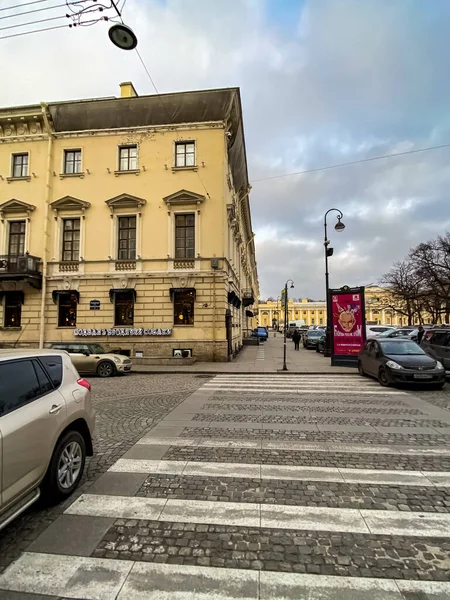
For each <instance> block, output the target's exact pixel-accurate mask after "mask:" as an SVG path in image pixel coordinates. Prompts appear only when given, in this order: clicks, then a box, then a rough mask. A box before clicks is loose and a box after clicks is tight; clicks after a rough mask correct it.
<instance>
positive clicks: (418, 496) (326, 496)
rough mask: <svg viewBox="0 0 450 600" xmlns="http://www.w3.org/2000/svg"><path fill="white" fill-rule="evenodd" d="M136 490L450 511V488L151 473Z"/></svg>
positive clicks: (209, 497)
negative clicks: (155, 474) (152, 474)
mask: <svg viewBox="0 0 450 600" xmlns="http://www.w3.org/2000/svg"><path fill="white" fill-rule="evenodd" d="M136 495H137V496H144V497H146V498H176V499H180V500H214V501H218V502H255V503H262V504H285V505H293V506H328V507H334V508H364V509H374V510H400V511H410V510H415V511H422V512H437V513H448V512H450V488H428V487H413V486H391V485H370V486H368V485H367V484H366V485H360V484H348V483H334V482H326V483H325V482H317V481H280V480H278V479H276V480H270V479H263V480H260V479H238V478H233V477H222V478H220V479H219V478H215V477H194V476H184V477H179V476H176V475H157V476H151V477H148V478H147V479H146V480H145V481H144V483H143V485H142V486H141V488H140V489H139V491H138V493H137V494H136Z"/></svg>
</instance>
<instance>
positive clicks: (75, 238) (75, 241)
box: [62, 219, 80, 262]
mask: <svg viewBox="0 0 450 600" xmlns="http://www.w3.org/2000/svg"><path fill="white" fill-rule="evenodd" d="M79 258H80V219H64V221H63V243H62V259H63V262H66V261H78V260H79Z"/></svg>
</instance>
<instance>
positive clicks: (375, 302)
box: [258, 285, 431, 327]
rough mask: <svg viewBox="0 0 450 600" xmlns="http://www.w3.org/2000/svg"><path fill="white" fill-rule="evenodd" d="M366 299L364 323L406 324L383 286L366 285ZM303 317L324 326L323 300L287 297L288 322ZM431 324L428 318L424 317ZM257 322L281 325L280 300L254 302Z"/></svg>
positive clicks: (314, 323)
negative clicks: (255, 303)
mask: <svg viewBox="0 0 450 600" xmlns="http://www.w3.org/2000/svg"><path fill="white" fill-rule="evenodd" d="M365 299H366V322H367V324H373V325H375V324H383V325H395V326H401V325H407V324H408V319H407V317H406V316H405V315H402V314H401V313H399V312H397V311H396V310H395V308H392V306H394V307H395V304H394V303H393V302H392V299H391V297H390V294H389V290H386V289H385V288H382V287H379V286H376V285H368V286H366V288H365ZM299 320H304V321H305V325H309V326H311V325H326V324H327V312H326V303H325V301H318V302H315V301H312V300H309V299H308V298H303V299H302V300H301V301H300V302H294V301H293V300H289V303H288V321H299ZM427 320H428V321H429V323H431V319H427ZM258 321H259V324H260V325H263V326H267V327H272V326H273V324H274V322H275V323H276V322H277V323H278V324H279V325H283V324H284V309H283V308H282V307H281V301H280V300H278V301H267V302H264V301H262V300H260V302H259V305H258Z"/></svg>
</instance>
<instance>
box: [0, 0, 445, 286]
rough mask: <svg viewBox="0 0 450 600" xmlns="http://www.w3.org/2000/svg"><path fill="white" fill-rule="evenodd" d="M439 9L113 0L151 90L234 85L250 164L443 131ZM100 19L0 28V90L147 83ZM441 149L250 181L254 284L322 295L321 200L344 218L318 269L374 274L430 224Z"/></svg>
mask: <svg viewBox="0 0 450 600" xmlns="http://www.w3.org/2000/svg"><path fill="white" fill-rule="evenodd" d="M11 1H12V0H9V2H11ZM19 1H20V0H17V3H18V2H19ZM297 14H298V11H295V12H293V19H294V18H297V17H296V15H297ZM449 17H450V3H431V4H430V3H411V2H410V0H397V1H396V2H391V1H390V0H365V1H364V2H361V0H306V2H305V4H304V8H303V12H302V13H301V17H300V18H299V19H298V22H297V24H296V26H293V27H292V28H289V31H285V30H284V29H283V27H282V26H281V24H280V23H278V22H277V4H276V2H274V1H273V0H264V1H263V0H228V2H227V3H226V5H224V4H223V2H220V1H219V0H198V1H197V2H195V3H187V2H185V1H184V0H127V3H126V7H125V11H124V21H125V22H127V23H128V24H129V25H130V26H131V27H132V28H133V29H134V30H135V32H136V34H137V35H138V38H139V51H140V53H141V55H142V57H143V59H144V61H145V63H146V64H147V66H148V68H149V70H150V72H151V74H152V77H153V78H154V80H155V82H156V84H157V86H158V89H159V90H160V91H161V92H165V91H172V90H184V89H195V88H211V87H224V86H229V85H240V86H241V91H242V97H243V105H244V121H245V125H246V141H247V151H248V160H249V171H250V176H251V179H252V180H257V179H260V178H263V177H270V176H272V175H279V174H283V173H287V172H292V171H301V170H306V169H311V168H316V167H321V166H326V165H332V164H337V163H341V162H346V161H351V160H358V159H364V158H367V157H373V156H379V155H383V154H389V153H393V152H402V151H407V150H410V149H415V148H419V147H424V146H428V145H433V144H442V143H448V142H450V116H449V114H450V113H449V112H448V106H449V104H450V80H449V78H448V77H447V71H448V66H447V62H448V61H447V56H448V54H449V50H450V42H449V38H448V33H447V30H446V25H445V24H446V23H447V22H448V19H449ZM107 29H108V26H107V24H98V25H95V26H93V27H90V28H85V29H79V28H77V29H76V30H64V31H54V32H48V33H44V34H39V35H35V36H29V37H24V38H14V39H11V40H4V41H0V68H1V74H2V87H1V90H0V104H1V105H3V106H5V105H14V104H24V103H34V102H39V101H41V100H62V99H70V98H82V97H94V96H108V95H114V94H117V92H118V83H119V82H120V81H126V80H132V81H133V82H134V84H135V86H136V88H137V90H138V92H139V93H141V94H144V93H153V89H152V87H151V84H150V82H149V80H148V78H147V75H146V74H145V71H144V69H143V67H142V65H141V64H140V62H139V60H138V57H137V55H136V53H134V52H123V51H120V50H118V49H116V48H115V47H114V46H112V44H111V43H110V41H109V39H108V37H107ZM449 157H450V150H445V149H444V150H436V151H432V152H427V153H423V154H412V155H409V156H404V157H398V158H393V159H389V160H377V161H374V162H371V163H364V164H361V165H354V166H350V167H346V168H341V169H333V170H327V171H322V172H317V173H311V174H307V175H298V176H295V177H288V178H283V179H274V180H271V181H265V182H260V183H256V182H255V183H254V185H253V190H252V194H251V206H252V212H253V226H254V230H255V231H256V233H257V238H256V247H257V260H258V268H259V274H260V283H261V292H262V294H263V295H270V294H271V295H276V294H277V290H279V289H281V287H282V285H283V284H284V282H285V281H286V279H287V278H288V277H292V278H293V279H294V280H296V288H301V290H299V292H298V295H303V296H310V297H311V296H313V297H314V296H315V297H323V296H324V289H323V288H324V283H323V278H324V275H323V270H324V266H323V246H322V241H323V214H324V212H325V211H326V210H327V209H328V208H331V207H333V206H336V207H338V208H340V209H341V210H342V211H343V212H344V222H345V224H346V229H345V231H344V232H343V233H342V234H340V235H339V236H337V234H335V232H334V231H333V229H332V225H331V226H330V237H331V239H332V245H333V246H334V247H335V255H334V256H333V257H332V259H331V261H330V270H331V276H332V284H333V285H338V284H344V283H349V284H360V283H365V282H367V281H376V280H377V279H378V278H379V277H380V275H381V274H382V273H383V271H386V270H387V269H388V268H389V266H390V264H391V263H392V262H393V261H394V260H397V259H399V258H401V257H402V256H403V255H404V254H405V253H406V252H407V251H408V249H409V247H410V246H411V245H413V244H416V243H417V242H419V241H421V240H422V239H426V238H429V237H432V236H435V235H437V234H439V233H442V232H443V231H444V230H445V229H446V228H447V227H449V226H450V208H449V204H448V200H447V193H448V189H449V184H450V166H449V163H450V161H449ZM332 219H334V217H333V216H332V215H330V224H331V223H332V222H333V221H332ZM296 294H297V292H296Z"/></svg>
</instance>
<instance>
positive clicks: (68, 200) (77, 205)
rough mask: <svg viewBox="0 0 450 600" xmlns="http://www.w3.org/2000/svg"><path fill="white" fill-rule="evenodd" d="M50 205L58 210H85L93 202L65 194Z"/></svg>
mask: <svg viewBox="0 0 450 600" xmlns="http://www.w3.org/2000/svg"><path fill="white" fill-rule="evenodd" d="M50 206H51V207H52V208H53V210H56V211H60V210H68V211H69V210H72V211H81V212H84V211H85V210H87V209H88V208H89V207H90V206H91V203H90V202H85V201H84V200H80V199H79V198H74V197H73V196H64V197H63V198H59V200H55V201H54V202H52V203H51V204H50Z"/></svg>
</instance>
